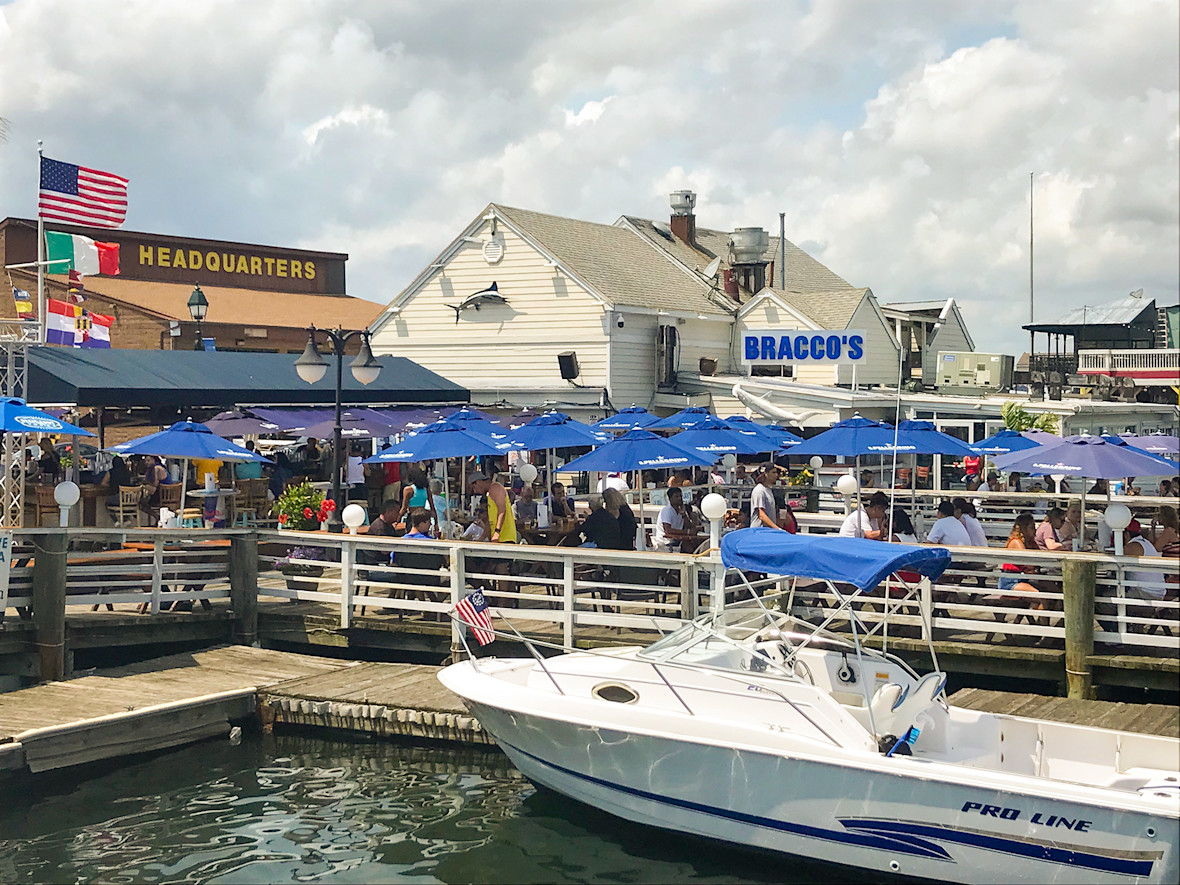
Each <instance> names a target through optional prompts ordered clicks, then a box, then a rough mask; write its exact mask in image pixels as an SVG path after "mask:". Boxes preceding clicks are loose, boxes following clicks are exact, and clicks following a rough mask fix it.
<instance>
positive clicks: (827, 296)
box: [777, 287, 870, 329]
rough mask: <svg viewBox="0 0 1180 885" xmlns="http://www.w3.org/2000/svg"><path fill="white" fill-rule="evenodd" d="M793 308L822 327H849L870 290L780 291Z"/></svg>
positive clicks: (781, 296)
mask: <svg viewBox="0 0 1180 885" xmlns="http://www.w3.org/2000/svg"><path fill="white" fill-rule="evenodd" d="M777 294H778V296H779V297H780V298H781V299H782V300H783V301H785V302H786V303H787V304H788V305H790V306H791V308H792V309H793V310H795V311H797V312H799V313H801V314H803V315H804V316H807V317H810V318H811V319H812V320H813V321H814V322H815V324H816V326H817V327H818V328H820V329H847V328H848V324H849V323H851V322H852V316H853V314H855V313H856V310H857V308H859V307H860V305H861V302H862V301H864V300H865V298H866V297H867V296H868V295H869V294H870V290H869V289H867V288H864V289H853V288H851V287H849V288H845V289H834V290H832V291H828V292H807V293H802V292H778V293H777Z"/></svg>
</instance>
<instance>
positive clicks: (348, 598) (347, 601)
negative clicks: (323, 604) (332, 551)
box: [340, 539, 356, 630]
mask: <svg viewBox="0 0 1180 885" xmlns="http://www.w3.org/2000/svg"><path fill="white" fill-rule="evenodd" d="M355 556H356V542H355V541H349V540H347V539H345V540H342V541H341V542H340V629H341V630H347V629H348V628H349V627H350V626H352V585H353V579H354V577H355V575H354V574H353V570H352V561H353V558H354V557H355Z"/></svg>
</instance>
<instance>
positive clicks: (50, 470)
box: [37, 436, 62, 484]
mask: <svg viewBox="0 0 1180 885" xmlns="http://www.w3.org/2000/svg"><path fill="white" fill-rule="evenodd" d="M37 445H38V446H39V447H40V449H41V457H40V458H38V460H37V466H38V468H39V469H40V471H41V481H42V482H47V483H50V484H52V483H55V482H57V479H58V476H59V475H60V474H61V472H62V469H61V459H60V458H59V457H58V456H57V451H56V450H55V449H54V448H53V440H51V439H50V438H49V437H47V436H43V437H41V441H40V442H39V443H38V444H37Z"/></svg>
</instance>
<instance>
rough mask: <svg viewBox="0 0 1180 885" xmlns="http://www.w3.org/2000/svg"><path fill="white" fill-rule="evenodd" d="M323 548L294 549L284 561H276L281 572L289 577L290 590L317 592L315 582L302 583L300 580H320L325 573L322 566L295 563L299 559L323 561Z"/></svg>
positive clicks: (289, 551) (288, 585) (288, 587)
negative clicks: (301, 578)
mask: <svg viewBox="0 0 1180 885" xmlns="http://www.w3.org/2000/svg"><path fill="white" fill-rule="evenodd" d="M323 558H324V550H323V548H322V547H292V548H291V549H290V550H288V551H287V555H286V556H284V557H283V558H282V559H278V560H275V565H276V566H278V569H279V571H280V572H282V573H283V574H284V575H285V576H286V577H287V589H288V590H315V589H316V588H317V587H318V585H317V584H316V583H315V581H300V580H298V578H300V577H303V578H318V577H319V576H320V575H322V574H323V573H324V567H323V566H322V565H308V564H307V563H304V562H294V561H293V560H297V559H312V560H321V561H322V560H323Z"/></svg>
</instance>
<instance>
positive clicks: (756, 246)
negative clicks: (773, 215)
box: [730, 227, 770, 264]
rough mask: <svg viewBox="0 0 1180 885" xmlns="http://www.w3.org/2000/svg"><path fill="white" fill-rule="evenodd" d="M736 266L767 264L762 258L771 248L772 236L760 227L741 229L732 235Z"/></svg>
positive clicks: (731, 240)
mask: <svg viewBox="0 0 1180 885" xmlns="http://www.w3.org/2000/svg"><path fill="white" fill-rule="evenodd" d="M730 243H731V244H732V249H733V263H734V264H765V263H766V262H765V261H763V259H762V256H763V255H765V254H766V250H767V248H769V246H770V236H769V235H768V234H767V233H766V231H764V230H763V229H762V228H760V227H739V228H738V229H737V230H735V231H734V232H733V233H732V234H730Z"/></svg>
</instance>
